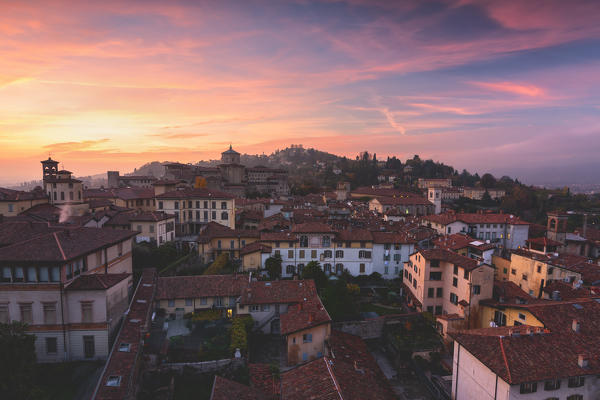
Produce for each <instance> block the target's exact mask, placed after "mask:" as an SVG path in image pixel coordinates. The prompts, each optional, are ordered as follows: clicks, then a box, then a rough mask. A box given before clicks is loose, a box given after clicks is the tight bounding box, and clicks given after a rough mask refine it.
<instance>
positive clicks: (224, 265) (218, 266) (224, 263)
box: [202, 253, 232, 275]
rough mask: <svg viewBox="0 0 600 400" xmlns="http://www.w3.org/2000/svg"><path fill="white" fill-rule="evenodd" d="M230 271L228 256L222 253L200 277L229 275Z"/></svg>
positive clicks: (230, 265)
mask: <svg viewBox="0 0 600 400" xmlns="http://www.w3.org/2000/svg"><path fill="white" fill-rule="evenodd" d="M231 270H232V264H231V261H230V260H229V255H228V254H227V253H223V254H221V255H220V256H218V257H217V259H216V260H215V261H213V263H212V264H210V265H209V266H208V268H206V271H204V273H203V274H202V275H226V274H229V273H230V272H231Z"/></svg>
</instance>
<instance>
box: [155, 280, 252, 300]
mask: <svg viewBox="0 0 600 400" xmlns="http://www.w3.org/2000/svg"><path fill="white" fill-rule="evenodd" d="M247 286H248V276H246V275H193V276H167V277H160V278H158V287H157V290H156V298H157V299H158V300H168V299H184V298H199V297H215V296H228V297H233V296H235V297H238V296H240V295H241V294H242V291H243V290H244V288H246V287H247Z"/></svg>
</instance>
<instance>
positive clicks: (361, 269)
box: [359, 264, 365, 274]
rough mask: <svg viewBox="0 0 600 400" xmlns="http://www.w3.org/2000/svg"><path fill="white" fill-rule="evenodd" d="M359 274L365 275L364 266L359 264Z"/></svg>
mask: <svg viewBox="0 0 600 400" xmlns="http://www.w3.org/2000/svg"><path fill="white" fill-rule="evenodd" d="M359 272H360V273H361V274H364V273H365V264H360V266H359Z"/></svg>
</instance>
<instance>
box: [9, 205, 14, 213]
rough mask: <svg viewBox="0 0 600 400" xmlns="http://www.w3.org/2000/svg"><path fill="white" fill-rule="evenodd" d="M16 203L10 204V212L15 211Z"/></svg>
mask: <svg viewBox="0 0 600 400" xmlns="http://www.w3.org/2000/svg"><path fill="white" fill-rule="evenodd" d="M14 206H15V205H14V204H9V205H8V212H13V211H14Z"/></svg>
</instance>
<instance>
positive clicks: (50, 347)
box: [46, 337, 58, 354]
mask: <svg viewBox="0 0 600 400" xmlns="http://www.w3.org/2000/svg"><path fill="white" fill-rule="evenodd" d="M57 347H58V345H57V340H56V338H55V337H48V338H46V354H56V352H57Z"/></svg>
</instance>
